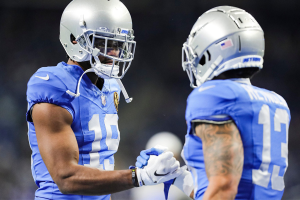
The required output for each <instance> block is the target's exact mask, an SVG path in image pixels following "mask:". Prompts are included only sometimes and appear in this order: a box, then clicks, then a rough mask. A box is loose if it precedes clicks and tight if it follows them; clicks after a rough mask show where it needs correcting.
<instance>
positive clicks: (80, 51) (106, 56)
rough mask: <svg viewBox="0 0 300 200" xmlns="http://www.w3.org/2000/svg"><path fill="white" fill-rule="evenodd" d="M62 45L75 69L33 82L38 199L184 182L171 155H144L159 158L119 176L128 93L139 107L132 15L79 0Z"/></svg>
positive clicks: (62, 68)
mask: <svg viewBox="0 0 300 200" xmlns="http://www.w3.org/2000/svg"><path fill="white" fill-rule="evenodd" d="M60 41H61V43H62V45H63V47H64V49H65V51H66V53H67V55H68V56H69V60H68V62H67V63H65V62H61V63H59V64H58V65H57V66H55V67H43V68H40V69H39V70H38V71H37V72H36V73H35V74H34V75H33V76H32V77H31V78H30V80H29V82H28V89H27V101H28V111H27V121H28V126H29V131H28V137H29V143H30V147H31V149H32V165H31V169H32V175H33V178H34V180H35V183H36V184H37V186H38V189H37V191H36V193H35V199H36V200H40V199H41V200H45V199H64V200H66V199H70V200H71V199H72V200H83V199H86V200H92V199H93V200H96V199H97V200H108V199H110V194H111V193H114V192H118V191H122V190H126V189H130V188H133V187H134V186H135V187H139V186H143V185H154V184H159V183H162V182H164V181H166V180H169V179H173V178H174V177H176V176H178V175H180V173H181V170H179V162H178V161H176V160H175V158H174V157H173V154H172V153H171V152H168V151H166V149H164V148H158V149H150V150H149V151H143V152H142V155H143V156H144V157H146V158H147V157H149V155H148V154H149V152H150V151H151V152H152V154H153V152H156V153H154V154H155V155H157V156H152V158H150V160H149V162H148V163H147V167H145V168H143V169H141V168H135V167H132V168H131V169H128V170H118V171H113V170H114V153H116V151H117V149H118V146H119V140H120V132H119V130H118V115H117V112H118V103H119V96H120V92H121V90H122V92H123V94H124V96H125V99H126V101H127V102H130V101H131V99H130V98H129V97H128V95H127V93H126V91H125V89H124V87H123V85H122V83H121V81H120V79H121V78H122V77H123V76H124V75H125V73H126V72H127V70H128V69H129V67H130V64H131V61H132V60H133V57H134V52H135V41H134V33H133V30H132V21H131V16H130V14H129V12H128V10H127V8H126V7H125V6H124V5H123V4H122V3H121V2H120V1H119V0H73V1H71V2H70V4H69V5H68V6H67V7H66V8H65V10H64V12H63V14H62V18H61V22H60ZM88 72H90V73H88ZM86 73H88V74H87V75H85V74H86ZM153 150H154V151H153Z"/></svg>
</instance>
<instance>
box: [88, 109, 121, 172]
mask: <svg viewBox="0 0 300 200" xmlns="http://www.w3.org/2000/svg"><path fill="white" fill-rule="evenodd" d="M104 125H105V129H106V133H107V135H106V138H105V144H106V146H107V148H108V150H112V151H117V150H118V146H119V141H120V132H119V129H118V115H117V114H106V115H105V117H104ZM89 131H94V132H95V139H94V141H93V143H92V151H91V152H90V153H89V155H90V164H84V165H85V166H91V167H95V168H98V169H105V170H114V164H111V163H110V161H109V159H104V161H103V164H100V152H99V151H100V150H101V145H100V141H101V140H102V131H101V127H100V120H99V114H94V115H93V117H92V119H91V120H90V121H89ZM102 146H103V145H102Z"/></svg>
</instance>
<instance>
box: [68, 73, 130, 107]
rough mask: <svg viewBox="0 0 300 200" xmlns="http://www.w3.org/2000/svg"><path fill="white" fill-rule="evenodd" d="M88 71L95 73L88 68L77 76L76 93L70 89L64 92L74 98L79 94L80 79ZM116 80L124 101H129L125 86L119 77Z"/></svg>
mask: <svg viewBox="0 0 300 200" xmlns="http://www.w3.org/2000/svg"><path fill="white" fill-rule="evenodd" d="M88 72H95V73H96V70H95V69H93V68H90V69H88V70H86V71H85V72H84V73H83V74H82V75H81V76H80V78H79V81H78V84H77V90H76V93H73V92H71V91H70V90H67V91H66V93H68V94H69V95H71V96H72V97H75V98H76V97H79V96H80V92H79V88H80V82H81V79H82V77H83V75H84V74H86V73H88ZM96 74H97V75H98V73H96ZM116 81H117V83H118V85H119V86H120V88H121V90H122V93H123V95H124V98H125V101H126V102H127V103H130V102H131V101H132V98H129V96H128V94H127V92H126V89H125V87H124V85H123V83H122V82H121V80H120V79H116Z"/></svg>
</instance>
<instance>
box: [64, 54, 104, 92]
mask: <svg viewBox="0 0 300 200" xmlns="http://www.w3.org/2000/svg"><path fill="white" fill-rule="evenodd" d="M67 64H68V65H78V66H79V67H81V69H82V70H83V71H86V70H87V69H89V68H90V66H86V65H85V64H82V63H81V64H79V63H78V62H76V61H74V60H71V59H69V60H68V62H67ZM86 75H87V76H88V77H89V79H90V80H91V82H92V83H93V84H95V85H97V81H98V76H97V75H96V74H95V73H87V74H86ZM100 89H102V88H100Z"/></svg>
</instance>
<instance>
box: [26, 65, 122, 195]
mask: <svg viewBox="0 0 300 200" xmlns="http://www.w3.org/2000/svg"><path fill="white" fill-rule="evenodd" d="M83 72H84V71H83V70H82V69H81V68H80V67H79V66H76V65H68V64H66V63H64V62H62V63H59V64H58V65H57V66H55V67H43V68H40V69H39V70H38V71H37V72H36V73H35V74H34V75H33V76H32V77H31V78H30V80H29V82H28V85H27V101H28V111H27V121H28V127H29V131H28V138H29V144H30V147H31V149H32V157H31V159H32V162H31V171H32V176H33V178H34V181H35V183H36V185H37V186H38V189H37V191H36V193H35V199H36V200H38V199H43V200H44V199H55V200H57V199H64V200H67V199H70V200H71V199H72V200H109V199H110V195H103V196H82V195H65V194H62V193H61V192H60V191H59V189H58V187H57V185H56V184H55V182H54V181H53V179H52V178H51V176H50V174H49V172H48V170H47V168H46V166H45V163H44V161H43V159H42V157H41V154H40V152H39V148H38V144H37V139H36V133H35V127H34V124H33V122H32V119H31V116H30V109H31V107H32V106H33V105H34V104H36V103H51V104H56V105H58V106H61V107H63V108H65V109H66V110H67V111H69V112H70V114H71V115H72V117H73V122H72V125H71V128H72V130H73V132H74V135H75V137H76V140H77V143H78V148H79V162H78V164H79V165H84V166H90V167H95V168H98V169H103V170H114V153H116V151H117V150H118V146H119V141H120V132H119V129H118V115H117V109H118V102H119V96H120V87H119V85H118V84H117V82H116V80H114V79H109V80H105V82H104V86H103V88H102V90H99V89H98V88H97V87H96V86H95V85H94V84H93V83H92V82H91V81H90V79H89V78H88V77H87V76H86V75H84V76H83V78H82V80H81V84H80V96H79V97H77V98H75V97H73V96H71V95H69V94H68V93H67V92H66V91H67V90H70V91H71V92H76V87H77V83H78V81H79V77H80V76H81V75H82V74H83ZM49 142H51V141H49Z"/></svg>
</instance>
